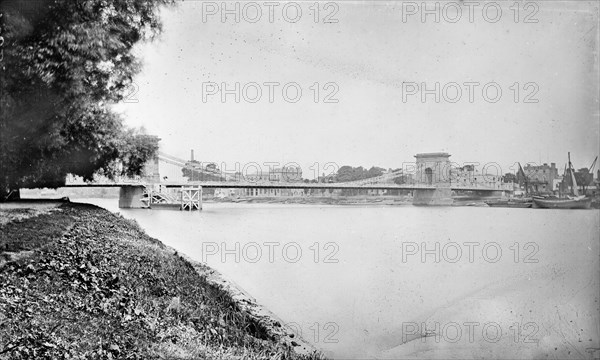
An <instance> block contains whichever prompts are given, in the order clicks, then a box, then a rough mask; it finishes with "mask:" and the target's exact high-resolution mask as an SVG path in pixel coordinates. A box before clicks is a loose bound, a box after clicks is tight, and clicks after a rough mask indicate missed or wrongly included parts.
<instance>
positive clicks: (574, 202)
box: [533, 195, 592, 209]
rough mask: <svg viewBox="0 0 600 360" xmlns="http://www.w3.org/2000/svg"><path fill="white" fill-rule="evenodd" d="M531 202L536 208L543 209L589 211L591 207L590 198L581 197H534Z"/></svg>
mask: <svg viewBox="0 0 600 360" xmlns="http://www.w3.org/2000/svg"><path fill="white" fill-rule="evenodd" d="M533 201H534V202H535V205H536V206H537V207H540V208H543V209H589V208H590V207H591V205H592V198H588V197H585V196H583V195H581V196H578V197H566V198H558V197H554V198H551V197H548V198H544V197H534V198H533Z"/></svg>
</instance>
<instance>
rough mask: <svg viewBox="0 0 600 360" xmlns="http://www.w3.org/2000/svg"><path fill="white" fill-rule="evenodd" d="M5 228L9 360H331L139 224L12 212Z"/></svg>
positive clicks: (4, 325) (65, 206) (1, 347)
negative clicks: (148, 232) (123, 359)
mask: <svg viewBox="0 0 600 360" xmlns="http://www.w3.org/2000/svg"><path fill="white" fill-rule="evenodd" d="M0 219H1V220H2V221H0V282H1V283H2V284H3V286H2V288H0V359H14V358H17V359H18V358H54V357H60V358H62V357H68V358H81V359H84V358H85V359H87V358H101V359H110V358H131V359H150V358H169V359H175V358H176V359H197V358H206V359H224V358H226V359H272V358H276V359H318V358H320V355H318V354H317V353H315V352H314V349H313V348H312V347H311V346H310V345H308V344H307V343H305V342H304V341H303V340H302V339H300V338H298V336H295V335H294V333H293V332H292V331H290V329H288V328H287V327H286V326H285V325H284V324H283V323H282V322H281V321H280V320H279V319H277V318H276V317H275V316H274V315H273V314H271V313H269V312H268V311H267V310H266V309H264V308H261V307H260V306H259V305H257V304H256V303H255V302H254V301H253V299H252V298H251V297H250V296H248V295H247V294H245V293H244V291H243V290H241V289H239V288H238V287H236V286H235V284H233V283H231V282H228V281H227V280H225V279H223V277H222V276H220V274H218V273H217V272H216V271H214V270H212V269H210V268H208V267H206V266H204V265H202V264H199V263H195V262H193V261H191V260H190V259H188V258H187V257H185V256H183V255H182V254H178V253H177V252H176V251H175V250H173V249H172V248H169V247H167V246H165V245H164V244H162V243H161V242H160V241H158V240H156V239H153V238H151V237H149V236H148V235H146V234H145V232H144V231H143V230H142V229H141V228H140V227H139V226H138V225H137V223H135V222H134V221H131V220H127V219H125V218H123V217H121V216H119V215H115V214H113V213H110V212H108V211H106V210H104V209H101V208H98V207H95V206H92V205H86V204H76V203H68V202H64V203H62V204H60V203H59V204H57V203H55V204H54V205H52V203H44V204H42V203H39V204H36V205H35V206H34V205H29V206H28V205H26V203H25V205H23V206H12V207H10V208H7V207H6V206H3V207H2V208H0Z"/></svg>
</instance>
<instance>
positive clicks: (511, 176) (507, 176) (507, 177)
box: [504, 173, 518, 183]
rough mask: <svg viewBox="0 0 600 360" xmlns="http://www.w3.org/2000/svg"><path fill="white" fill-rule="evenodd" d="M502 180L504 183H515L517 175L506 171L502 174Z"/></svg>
mask: <svg viewBox="0 0 600 360" xmlns="http://www.w3.org/2000/svg"><path fill="white" fill-rule="evenodd" d="M504 182H505V183H516V182H518V181H517V175H515V174H513V173H506V174H504Z"/></svg>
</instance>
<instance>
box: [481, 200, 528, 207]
mask: <svg viewBox="0 0 600 360" xmlns="http://www.w3.org/2000/svg"><path fill="white" fill-rule="evenodd" d="M485 203H486V204H487V206H491V207H511V208H530V207H532V206H533V202H532V201H531V198H522V199H519V198H512V199H506V200H504V199H500V200H490V201H485Z"/></svg>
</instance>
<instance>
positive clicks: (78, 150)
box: [0, 0, 172, 201]
mask: <svg viewBox="0 0 600 360" xmlns="http://www.w3.org/2000/svg"><path fill="white" fill-rule="evenodd" d="M171 2H172V1H171V0H113V1H106V0H86V1H80V0H29V1H20V0H9V1H3V2H1V3H0V13H2V15H3V16H2V18H0V20H2V23H1V24H0V31H1V34H2V37H3V38H4V45H3V48H2V51H3V59H2V62H0V201H2V200H5V199H6V198H7V194H9V193H11V192H13V193H14V192H15V190H16V191H18V189H19V188H22V187H52V188H54V187H58V186H61V185H63V184H64V181H65V177H66V174H68V173H72V174H75V175H80V176H83V178H84V179H86V180H91V179H92V178H93V175H94V174H96V173H100V174H102V175H108V176H111V177H112V176H114V175H118V174H120V175H132V174H139V173H140V172H141V169H142V167H143V163H144V162H145V161H146V160H148V159H149V158H151V157H152V156H154V155H155V153H156V151H157V149H158V140H159V139H158V138H157V137H155V136H150V135H146V134H143V133H140V132H139V131H135V130H132V129H127V128H126V127H125V126H124V124H123V119H122V118H121V117H120V115H119V114H116V113H115V112H113V111H112V110H111V106H112V104H114V103H116V102H119V101H121V100H122V99H123V98H124V96H125V94H127V91H128V88H129V87H131V86H132V78H133V76H134V75H135V74H136V73H137V72H138V71H139V70H140V64H139V61H138V60H137V59H136V57H135V56H134V55H133V53H132V48H133V46H134V45H135V44H136V43H138V42H140V41H143V40H149V39H152V38H153V37H154V36H155V35H156V34H158V32H159V31H160V23H159V19H158V7H159V6H160V5H162V4H168V3H171ZM119 162H121V163H122V164H123V166H122V167H119V166H117V164H118V163H119Z"/></svg>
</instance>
